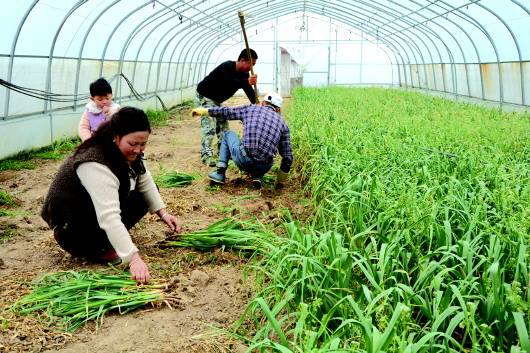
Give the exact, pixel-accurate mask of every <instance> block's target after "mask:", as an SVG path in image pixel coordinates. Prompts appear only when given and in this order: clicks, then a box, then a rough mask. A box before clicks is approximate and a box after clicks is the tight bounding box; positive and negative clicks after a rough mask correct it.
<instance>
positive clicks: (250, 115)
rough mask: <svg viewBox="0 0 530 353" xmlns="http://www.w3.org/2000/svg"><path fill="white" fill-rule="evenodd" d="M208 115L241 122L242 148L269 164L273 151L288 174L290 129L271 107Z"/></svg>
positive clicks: (220, 110) (225, 109) (213, 111)
mask: <svg viewBox="0 0 530 353" xmlns="http://www.w3.org/2000/svg"><path fill="white" fill-rule="evenodd" d="M208 113H209V114H210V116H213V117H216V118H223V119H227V120H241V121H242V122H243V145H244V146H245V149H246V151H247V153H248V154H249V156H250V157H252V158H253V159H255V160H257V161H263V162H271V161H272V160H273V159H274V156H275V155H276V152H279V153H280V156H282V163H281V165H280V169H281V170H282V171H284V172H286V173H287V172H289V169H291V165H292V164H293V151H292V149H291V135H290V133H289V127H288V126H287V124H286V123H285V121H284V120H283V119H282V117H281V116H280V114H278V113H276V111H275V110H274V108H273V107H271V106H267V105H265V106H261V105H245V106H241V107H219V108H210V109H208Z"/></svg>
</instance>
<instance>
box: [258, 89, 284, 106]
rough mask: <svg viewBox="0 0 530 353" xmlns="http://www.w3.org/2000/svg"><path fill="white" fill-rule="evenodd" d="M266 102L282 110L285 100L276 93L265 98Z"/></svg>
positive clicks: (268, 94) (270, 93) (271, 93)
mask: <svg viewBox="0 0 530 353" xmlns="http://www.w3.org/2000/svg"><path fill="white" fill-rule="evenodd" d="M263 101H264V102H269V103H270V104H272V105H274V106H276V107H278V108H281V107H282V103H283V98H282V96H280V95H279V94H278V93H276V92H269V93H267V94H266V95H264V96H263Z"/></svg>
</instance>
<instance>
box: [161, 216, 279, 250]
mask: <svg viewBox="0 0 530 353" xmlns="http://www.w3.org/2000/svg"><path fill="white" fill-rule="evenodd" d="M273 239H274V235H272V234H271V233H269V232H267V231H266V230H264V229H263V228H262V227H261V228H260V226H258V225H256V224H255V223H252V222H249V221H247V222H242V221H236V220H234V219H233V218H230V217H227V218H224V219H222V220H220V221H217V222H215V223H213V224H211V225H210V226H208V228H206V229H203V230H198V231H195V232H191V233H185V234H180V235H179V239H178V240H172V241H167V242H165V243H164V245H166V246H174V247H186V248H195V249H199V250H210V249H212V248H215V247H226V248H230V249H237V250H244V251H250V252H254V251H263V249H265V248H267V245H269V244H270V243H271V242H272V241H273Z"/></svg>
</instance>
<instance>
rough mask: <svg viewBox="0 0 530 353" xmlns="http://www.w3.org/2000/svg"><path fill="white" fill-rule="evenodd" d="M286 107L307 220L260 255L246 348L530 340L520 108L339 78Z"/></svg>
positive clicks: (417, 348)
mask: <svg viewBox="0 0 530 353" xmlns="http://www.w3.org/2000/svg"><path fill="white" fill-rule="evenodd" d="M291 112H292V113H291V115H290V117H289V124H290V127H291V130H292V131H293V144H294V146H295V148H296V150H297V153H298V155H303V156H304V164H303V165H299V168H300V173H301V175H302V177H303V178H304V180H305V181H306V182H305V183H304V185H306V186H305V190H306V192H307V194H309V195H311V198H312V206H313V208H314V217H313V218H312V219H311V221H310V222H309V224H308V225H306V229H305V230H304V231H300V232H298V231H294V230H291V231H290V232H288V234H289V235H290V236H289V237H288V239H290V238H292V239H294V240H293V242H292V243H290V244H291V246H289V247H287V246H286V245H283V246H280V247H279V250H278V253H276V252H274V251H271V252H270V253H269V254H267V256H266V258H265V260H264V261H266V262H264V263H263V265H262V267H263V268H264V270H263V271H264V275H263V277H264V279H263V284H264V286H265V289H264V290H263V293H262V294H261V295H260V296H259V297H258V299H256V302H255V305H254V306H253V309H252V310H253V311H252V314H249V315H247V317H246V320H254V321H255V322H254V323H255V324H256V327H261V329H258V330H257V333H256V336H254V337H252V338H251V341H250V342H251V343H252V345H251V346H252V347H254V348H259V349H262V350H269V351H281V352H338V351H344V352H346V351H357V352H382V351H385V352H463V351H469V352H523V351H526V352H530V340H529V338H528V331H529V330H528V328H529V322H528V321H529V318H530V291H529V277H528V272H529V270H530V254H529V251H528V240H529V237H528V234H529V229H530V214H529V207H528V205H529V204H530V183H529V181H530V161H529V160H528V146H529V145H530V135H529V134H528V131H530V121H529V119H528V117H525V116H520V115H516V114H503V113H500V112H498V111H492V110H487V109H483V108H479V107H476V106H472V105H465V104H458V103H454V102H449V101H445V100H442V99H438V98H433V97H426V96H423V95H420V94H414V93H407V92H402V91H398V90H384V89H352V90H348V89H340V88H328V89H301V90H298V91H297V92H296V93H295V95H294V103H293V109H292V110H291ZM337 131H341V134H337ZM280 250H281V251H280ZM275 254H277V255H275ZM269 255H270V256H273V255H275V256H273V257H272V258H271V259H269V258H270V256H269ZM259 313H261V315H259ZM260 325H261V326H260Z"/></svg>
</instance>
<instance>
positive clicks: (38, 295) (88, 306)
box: [12, 271, 163, 332]
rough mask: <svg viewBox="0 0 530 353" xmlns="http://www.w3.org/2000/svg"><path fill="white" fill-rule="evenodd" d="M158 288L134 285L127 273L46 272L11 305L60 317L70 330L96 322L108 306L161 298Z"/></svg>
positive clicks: (130, 306)
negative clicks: (31, 288) (47, 273)
mask: <svg viewBox="0 0 530 353" xmlns="http://www.w3.org/2000/svg"><path fill="white" fill-rule="evenodd" d="M159 288H160V286H157V285H143V286H138V285H137V284H136V282H135V281H134V280H132V279H131V278H130V275H129V274H128V273H120V274H114V275H108V274H101V273H96V272H91V271H80V272H75V271H63V272H57V273H52V274H49V275H46V276H45V277H44V278H42V279H41V280H40V281H38V282H37V283H36V284H35V285H34V288H33V291H32V292H31V293H29V294H27V295H26V296H24V297H22V298H21V299H20V300H18V301H17V302H16V303H15V304H14V305H13V307H12V309H13V310H14V311H15V312H17V313H19V314H22V315H27V314H30V313H34V312H44V313H45V315H47V316H48V317H49V318H50V320H52V321H56V320H58V319H59V318H62V324H63V325H64V326H65V329H66V331H69V332H74V331H75V330H77V329H78V328H79V327H81V326H82V325H83V324H84V323H86V322H88V321H90V320H95V321H96V323H97V325H100V324H101V321H102V319H103V315H105V313H107V312H109V311H111V310H116V311H117V312H119V313H120V314H125V313H127V312H129V311H131V310H134V309H137V308H139V307H142V306H144V305H146V304H148V303H152V302H156V301H161V300H162V299H163V295H162V291H161V290H160V289H159Z"/></svg>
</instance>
